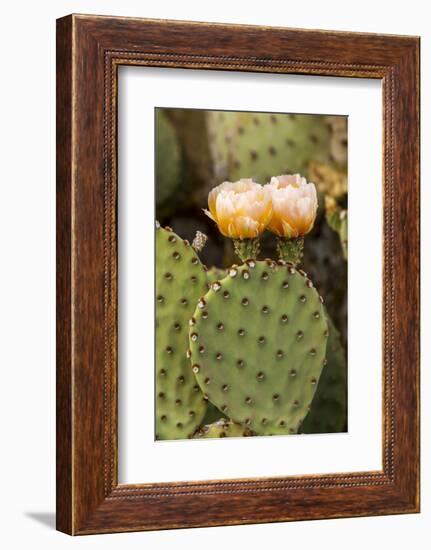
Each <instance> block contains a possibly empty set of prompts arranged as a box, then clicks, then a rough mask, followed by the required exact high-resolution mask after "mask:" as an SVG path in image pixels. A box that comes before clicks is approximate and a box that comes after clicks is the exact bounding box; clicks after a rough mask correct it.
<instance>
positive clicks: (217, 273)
mask: <svg viewBox="0 0 431 550" xmlns="http://www.w3.org/2000/svg"><path fill="white" fill-rule="evenodd" d="M226 273H227V271H226V269H221V268H220V267H215V266H213V267H211V268H210V269H208V271H207V282H208V284H211V283H215V282H216V281H220V279H224V278H225V277H226Z"/></svg>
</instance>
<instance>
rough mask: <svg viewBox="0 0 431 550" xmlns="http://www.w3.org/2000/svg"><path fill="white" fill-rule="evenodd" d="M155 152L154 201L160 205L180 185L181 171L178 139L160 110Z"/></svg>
mask: <svg viewBox="0 0 431 550" xmlns="http://www.w3.org/2000/svg"><path fill="white" fill-rule="evenodd" d="M156 151H157V155H156V201H157V204H162V203H163V202H165V201H166V200H167V199H169V198H172V196H173V195H174V193H175V191H176V190H177V188H178V186H179V185H180V183H181V170H182V159H181V152H180V146H179V143H178V138H177V135H176V133H175V129H174V127H173V126H172V124H171V123H170V121H169V120H168V118H167V117H166V115H165V114H164V112H163V110H162V109H156ZM166 159H169V162H166Z"/></svg>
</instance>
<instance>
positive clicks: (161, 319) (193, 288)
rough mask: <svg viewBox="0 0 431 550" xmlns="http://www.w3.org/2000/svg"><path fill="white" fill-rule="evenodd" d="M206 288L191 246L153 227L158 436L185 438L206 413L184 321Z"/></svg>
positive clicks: (162, 437)
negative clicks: (194, 372) (154, 233)
mask: <svg viewBox="0 0 431 550" xmlns="http://www.w3.org/2000/svg"><path fill="white" fill-rule="evenodd" d="M206 289H207V281H206V272H205V269H204V267H203V265H202V264H201V262H200V261H199V258H198V257H197V255H196V253H195V251H194V250H193V248H192V247H191V246H190V245H189V244H188V243H187V242H186V241H184V240H183V239H182V238H181V237H179V236H178V235H176V234H175V233H174V232H173V231H172V230H169V229H162V228H160V227H159V228H158V229H156V437H157V439H183V438H186V437H188V436H190V435H191V434H192V433H193V432H194V431H195V430H196V428H197V427H198V426H199V425H200V424H201V422H202V419H203V417H204V415H205V412H206V408H207V404H206V401H205V400H204V397H203V395H202V392H201V391H200V389H199V386H198V385H197V384H196V379H195V377H194V375H193V373H192V372H191V371H190V359H189V358H187V357H186V353H187V349H188V323H189V319H190V317H191V316H192V315H193V312H194V310H195V308H196V303H197V300H198V299H199V296H201V295H202V293H204V292H206Z"/></svg>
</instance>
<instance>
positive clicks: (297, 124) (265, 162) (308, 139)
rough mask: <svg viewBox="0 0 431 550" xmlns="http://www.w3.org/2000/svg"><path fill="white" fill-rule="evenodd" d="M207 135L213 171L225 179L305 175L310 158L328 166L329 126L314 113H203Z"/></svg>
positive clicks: (263, 180)
mask: <svg viewBox="0 0 431 550" xmlns="http://www.w3.org/2000/svg"><path fill="white" fill-rule="evenodd" d="M207 126H208V135H209V139H210V147H211V151H212V154H213V159H214V163H215V165H216V167H217V170H216V171H217V173H219V174H220V175H222V174H223V176H224V177H226V178H228V179H229V180H231V181H235V180H238V179H240V178H245V177H247V178H249V177H252V178H253V179H254V180H255V181H258V182H259V183H262V184H264V183H266V182H267V181H269V179H270V177H271V176H272V175H277V174H289V173H295V172H300V173H301V174H305V175H307V169H308V164H309V162H310V160H318V161H321V162H326V163H329V162H331V158H332V157H331V152H330V146H329V142H330V140H329V136H330V135H331V132H332V130H331V126H330V125H329V124H328V123H327V121H325V118H324V117H322V116H319V115H301V116H296V115H294V114H290V115H288V114H267V113H241V112H219V111H210V112H208V113H207Z"/></svg>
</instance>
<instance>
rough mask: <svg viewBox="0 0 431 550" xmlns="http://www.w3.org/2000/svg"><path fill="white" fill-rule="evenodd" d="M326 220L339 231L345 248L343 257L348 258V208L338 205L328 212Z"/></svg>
mask: <svg viewBox="0 0 431 550" xmlns="http://www.w3.org/2000/svg"><path fill="white" fill-rule="evenodd" d="M326 221H327V222H328V225H329V227H330V228H331V229H333V230H334V231H336V232H337V233H338V237H339V239H340V244H341V248H342V250H343V258H344V259H345V260H347V257H348V252H347V247H348V242H347V210H345V209H344V208H341V207H340V206H337V207H336V208H335V209H334V210H332V211H330V212H327V213H326Z"/></svg>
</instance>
